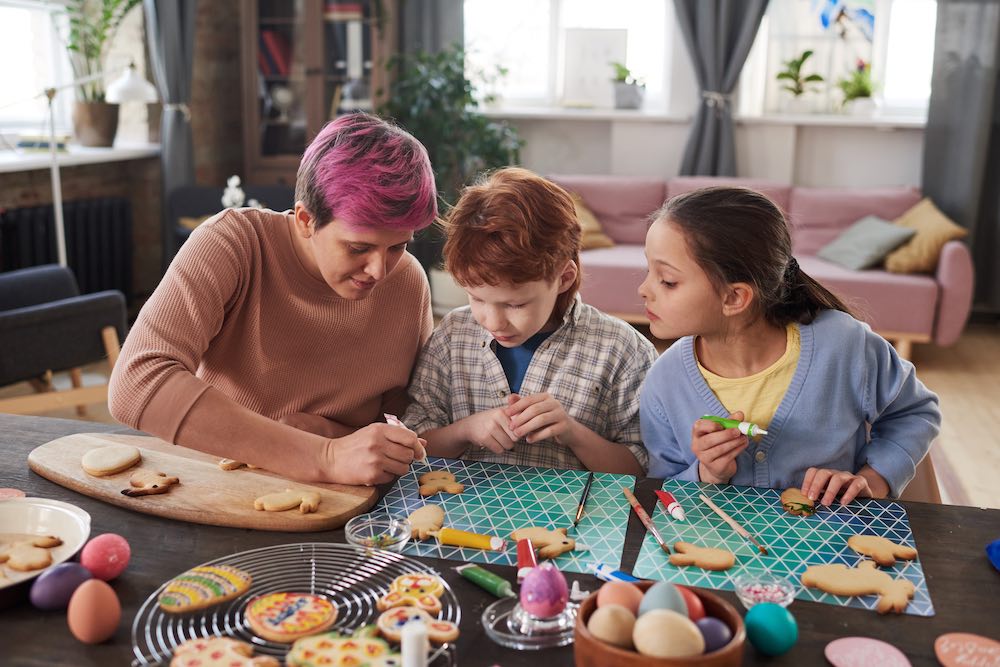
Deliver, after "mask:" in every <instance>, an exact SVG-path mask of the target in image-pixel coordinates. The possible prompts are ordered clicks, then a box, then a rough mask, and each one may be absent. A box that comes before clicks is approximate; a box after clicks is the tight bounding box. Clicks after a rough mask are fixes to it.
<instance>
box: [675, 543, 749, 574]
mask: <svg viewBox="0 0 1000 667" xmlns="http://www.w3.org/2000/svg"><path fill="white" fill-rule="evenodd" d="M674 551H675V552H676V553H672V554H670V563H671V565H677V566H678V567H686V566H688V565H694V566H695V567H700V568H701V569H703V570H728V569H729V568H731V567H732V566H733V564H734V563H736V556H734V555H733V552H732V551H726V550H725V549H713V548H711V547H699V546H696V545H694V544H689V543H688V542H677V543H675V544H674Z"/></svg>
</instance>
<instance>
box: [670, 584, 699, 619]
mask: <svg viewBox="0 0 1000 667" xmlns="http://www.w3.org/2000/svg"><path fill="white" fill-rule="evenodd" d="M677 590H679V591H680V592H681V597H683V598H684V603H685V604H686V605H687V610H688V618H690V619H691V620H692V621H694V622H695V623H697V622H698V621H699V620H700V619H703V618H705V605H703V604H702V603H701V598H700V597H698V595H697V593H695V592H694V591H692V590H691V589H690V588H688V587H687V586H681V585H680V584H677Z"/></svg>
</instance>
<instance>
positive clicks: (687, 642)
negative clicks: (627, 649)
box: [632, 609, 705, 658]
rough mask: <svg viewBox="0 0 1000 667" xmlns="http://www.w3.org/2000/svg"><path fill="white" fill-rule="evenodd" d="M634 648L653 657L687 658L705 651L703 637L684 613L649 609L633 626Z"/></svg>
mask: <svg viewBox="0 0 1000 667" xmlns="http://www.w3.org/2000/svg"><path fill="white" fill-rule="evenodd" d="M632 643H633V644H635V650H637V651H638V652H639V653H641V654H643V655H648V656H650V657H654V658H686V657H688V656H692V655H700V654H702V653H704V651H705V639H704V637H702V636H701V631H700V630H699V629H698V626H696V625H695V624H694V623H692V622H691V619H690V618H688V617H687V614H679V613H677V612H676V611H673V610H671V609H651V610H649V611H647V612H646V613H645V614H643V615H642V616H640V617H639V620H637V621H636V622H635V627H634V628H633V629H632Z"/></svg>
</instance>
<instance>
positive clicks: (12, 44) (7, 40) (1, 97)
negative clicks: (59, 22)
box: [0, 0, 73, 134]
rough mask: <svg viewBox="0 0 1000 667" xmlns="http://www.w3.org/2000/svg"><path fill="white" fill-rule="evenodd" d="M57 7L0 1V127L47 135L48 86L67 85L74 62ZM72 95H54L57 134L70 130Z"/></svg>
mask: <svg viewBox="0 0 1000 667" xmlns="http://www.w3.org/2000/svg"><path fill="white" fill-rule="evenodd" d="M55 9H57V6H55V5H51V4H46V3H42V2H28V1H26V0H22V1H20V2H14V1H10V0H0V62H3V63H8V64H6V65H5V66H4V74H3V85H2V86H0V127H3V128H9V129H15V130H20V131H24V132H28V133H36V134H48V131H49V126H48V121H49V116H48V100H47V99H46V98H45V97H44V95H42V92H43V91H44V89H45V88H47V87H51V86H53V85H56V84H57V83H58V82H61V81H68V80H70V79H71V78H72V77H71V75H70V73H69V61H68V59H67V58H66V51H65V49H64V48H63V45H62V42H61V41H60V39H59V36H58V34H57V32H56V28H55V24H54V22H53V18H54V17H53V15H52V12H53V11H54V10H55ZM72 100H73V91H72V90H64V91H60V92H59V94H57V95H56V97H55V111H56V131H57V132H64V131H66V128H68V127H69V109H70V103H71V102H72Z"/></svg>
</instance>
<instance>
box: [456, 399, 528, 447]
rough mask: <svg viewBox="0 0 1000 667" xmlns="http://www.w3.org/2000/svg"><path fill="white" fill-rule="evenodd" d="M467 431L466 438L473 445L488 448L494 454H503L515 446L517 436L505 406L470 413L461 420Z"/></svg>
mask: <svg viewBox="0 0 1000 667" xmlns="http://www.w3.org/2000/svg"><path fill="white" fill-rule="evenodd" d="M459 423H461V424H462V428H463V430H464V432H465V440H466V441H467V442H468V443H469V444H470V445H472V446H475V447H481V448H482V449H488V450H490V451H491V452H493V453H494V454H503V453H504V452H506V451H508V450H511V449H513V448H514V443H515V442H517V436H516V435H514V432H513V430H511V428H510V425H509V424H510V420H509V419H508V418H507V415H506V414H505V413H504V408H493V409H492V410H484V411H483V412H477V413H476V414H474V415H469V416H468V417H466V418H465V419H463V420H461V422H459Z"/></svg>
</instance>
